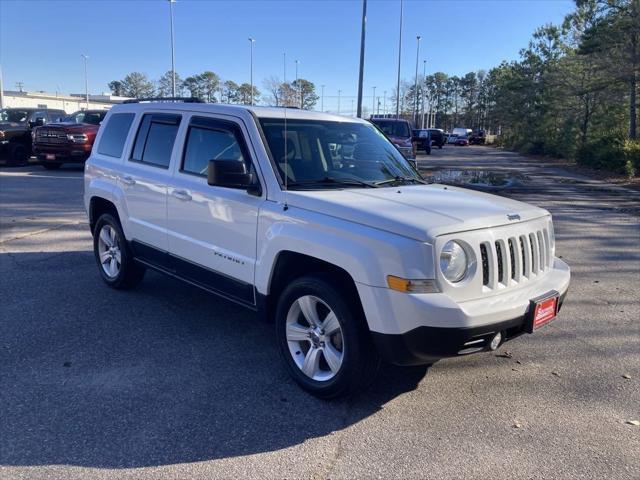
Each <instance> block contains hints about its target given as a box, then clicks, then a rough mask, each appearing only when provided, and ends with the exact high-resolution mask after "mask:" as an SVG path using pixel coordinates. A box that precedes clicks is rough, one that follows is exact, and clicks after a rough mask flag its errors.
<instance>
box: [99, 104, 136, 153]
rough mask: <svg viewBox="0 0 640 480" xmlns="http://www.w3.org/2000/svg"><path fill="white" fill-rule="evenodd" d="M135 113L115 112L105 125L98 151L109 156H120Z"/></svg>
mask: <svg viewBox="0 0 640 480" xmlns="http://www.w3.org/2000/svg"><path fill="white" fill-rule="evenodd" d="M133 117H134V114H133V113H114V114H113V115H111V117H109V120H108V121H107V123H106V125H103V127H102V128H103V129H104V130H103V132H102V137H101V138H100V144H99V145H98V153H99V154H101V155H108V156H109V157H118V158H119V157H120V156H121V155H122V150H123V149H124V142H126V140H127V135H128V134H129V129H130V128H131V124H132V123H133Z"/></svg>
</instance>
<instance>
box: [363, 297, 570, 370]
mask: <svg viewBox="0 0 640 480" xmlns="http://www.w3.org/2000/svg"><path fill="white" fill-rule="evenodd" d="M566 295H567V292H566V291H565V293H564V294H563V295H562V296H561V297H560V299H559V300H558V313H560V308H561V307H562V304H563V302H564V299H565V297H566ZM530 313H531V312H529V311H527V313H526V314H525V315H523V316H521V317H517V318H513V319H511V320H505V321H502V322H497V323H492V324H489V325H483V326H480V327H466V328H465V327H460V328H442V327H425V326H423V327H418V328H415V329H413V330H411V331H409V332H406V333H403V334H399V335H390V334H384V333H377V332H371V336H372V339H373V343H374V345H375V346H376V348H377V350H378V352H379V353H380V355H382V357H383V358H384V359H385V360H386V361H388V362H390V363H394V364H396V365H423V364H427V363H433V362H435V361H437V360H440V359H442V358H446V357H455V356H458V355H468V354H470V353H477V352H482V351H485V350H488V349H489V344H490V343H491V340H492V339H493V337H494V336H495V335H496V334H497V333H500V334H501V335H502V341H501V343H500V344H501V345H502V343H504V342H506V341H509V340H512V339H514V338H516V337H519V336H520V335H522V334H523V333H527V332H528V326H529V322H528V317H529V315H530Z"/></svg>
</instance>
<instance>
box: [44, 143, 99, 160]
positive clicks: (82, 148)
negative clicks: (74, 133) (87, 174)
mask: <svg viewBox="0 0 640 480" xmlns="http://www.w3.org/2000/svg"><path fill="white" fill-rule="evenodd" d="M33 153H34V155H36V156H37V157H38V160H39V161H41V162H49V163H82V162H84V161H86V160H87V158H89V155H91V145H89V144H75V145H71V144H65V145H46V144H45V145H42V144H40V145H39V144H34V145H33ZM47 155H54V156H55V158H54V159H53V160H52V159H47V157H46V156H47Z"/></svg>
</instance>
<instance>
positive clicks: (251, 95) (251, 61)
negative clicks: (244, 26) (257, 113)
mask: <svg viewBox="0 0 640 480" xmlns="http://www.w3.org/2000/svg"><path fill="white" fill-rule="evenodd" d="M249 42H250V43H251V60H250V63H251V68H250V72H251V73H250V77H251V93H250V94H249V97H250V100H249V105H253V44H254V43H256V41H255V39H253V38H251V37H249Z"/></svg>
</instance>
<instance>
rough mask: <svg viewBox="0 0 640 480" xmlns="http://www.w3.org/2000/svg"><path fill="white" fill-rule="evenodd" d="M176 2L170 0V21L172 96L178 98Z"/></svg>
mask: <svg viewBox="0 0 640 480" xmlns="http://www.w3.org/2000/svg"><path fill="white" fill-rule="evenodd" d="M174 3H176V0H169V20H170V22H171V96H172V97H175V96H176V49H175V46H174V38H173V4H174Z"/></svg>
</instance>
